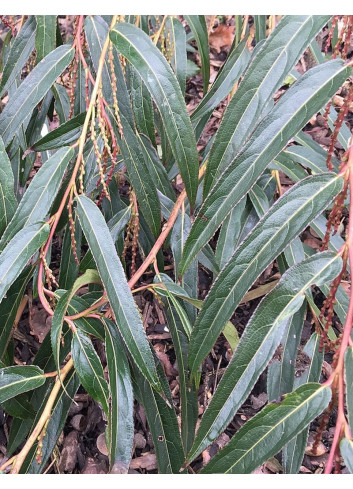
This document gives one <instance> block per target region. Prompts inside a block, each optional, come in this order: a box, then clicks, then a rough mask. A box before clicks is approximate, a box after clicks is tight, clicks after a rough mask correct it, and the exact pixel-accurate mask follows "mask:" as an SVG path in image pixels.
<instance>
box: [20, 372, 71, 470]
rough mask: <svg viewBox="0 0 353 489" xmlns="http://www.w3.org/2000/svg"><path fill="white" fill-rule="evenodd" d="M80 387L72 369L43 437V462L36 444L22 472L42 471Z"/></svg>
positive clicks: (57, 399) (56, 401)
mask: <svg viewBox="0 0 353 489" xmlns="http://www.w3.org/2000/svg"><path fill="white" fill-rule="evenodd" d="M79 387H80V381H79V379H78V376H77V375H76V373H75V372H74V371H73V370H72V371H71V372H70V374H69V375H68V376H67V378H66V379H65V381H64V389H63V388H61V389H60V392H59V394H58V396H57V398H56V400H55V404H54V407H53V410H52V412H51V415H50V419H49V422H48V425H47V426H46V435H45V436H44V437H43V440H42V443H43V446H42V447H41V455H42V456H41V462H40V463H38V460H37V459H36V449H37V447H38V445H37V444H35V445H34V446H33V448H32V450H31V451H30V452H29V454H28V456H27V458H26V460H25V462H24V464H23V466H22V470H21V473H26V474H40V473H42V471H43V470H44V468H45V466H46V463H47V461H48V459H49V457H50V455H52V453H53V450H54V448H55V445H56V444H57V442H58V438H59V436H60V434H61V433H62V431H63V429H64V426H65V423H66V420H67V416H68V414H69V410H70V407H71V405H72V399H73V398H74V396H75V394H76V392H77V389H78V388H79Z"/></svg>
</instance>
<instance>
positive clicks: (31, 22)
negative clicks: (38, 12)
mask: <svg viewBox="0 0 353 489" xmlns="http://www.w3.org/2000/svg"><path fill="white" fill-rule="evenodd" d="M35 33H36V19H35V17H34V15H31V16H29V17H28V19H27V20H26V22H25V23H24V25H23V27H22V29H21V30H20V32H19V33H18V35H17V36H16V37H15V38H14V39H13V40H12V42H11V45H10V52H9V54H8V57H7V60H6V64H5V66H4V69H3V70H2V78H1V84H0V95H1V96H3V95H4V93H5V92H6V91H8V90H9V88H11V85H12V84H13V82H14V81H15V79H16V78H17V76H18V75H20V73H21V70H22V68H23V66H24V65H25V63H26V61H27V59H28V58H29V56H30V54H31V52H32V51H33V48H34V38H35Z"/></svg>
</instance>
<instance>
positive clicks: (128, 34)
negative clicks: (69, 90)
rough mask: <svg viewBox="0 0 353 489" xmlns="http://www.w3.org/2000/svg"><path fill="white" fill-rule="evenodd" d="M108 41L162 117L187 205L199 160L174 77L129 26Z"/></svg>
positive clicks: (192, 197) (153, 49) (158, 54)
mask: <svg viewBox="0 0 353 489" xmlns="http://www.w3.org/2000/svg"><path fill="white" fill-rule="evenodd" d="M110 39H111V40H112V42H113V43H114V44H115V45H116V46H117V48H118V50H119V52H121V54H122V55H123V56H125V57H126V58H127V59H128V61H130V63H131V64H132V65H133V66H134V67H135V68H136V70H137V71H138V72H139V74H140V76H141V78H142V79H143V81H144V83H145V85H146V87H147V88H148V90H149V91H150V92H151V95H152V97H153V99H154V101H155V103H156V105H157V108H158V110H159V112H160V114H161V118H162V120H163V125H164V128H165V131H166V134H167V137H168V140H169V143H170V146H171V148H172V151H173V155H174V158H175V160H176V162H177V164H178V167H179V170H180V174H181V177H182V179H183V182H184V185H185V188H186V192H187V194H188V198H189V200H190V204H191V205H193V204H194V202H195V198H196V191H197V186H198V167H199V164H198V156H197V148H196V141H195V138H194V136H193V130H192V125H191V122H190V118H189V116H188V114H187V111H186V106H185V102H184V99H183V95H182V93H181V90H180V86H179V83H178V81H177V79H176V78H175V75H174V73H173V71H172V69H171V67H170V66H169V64H168V62H167V61H166V60H165V58H164V57H163V55H162V54H161V52H160V51H159V50H158V49H157V48H156V46H154V45H153V43H152V41H151V40H150V39H149V37H148V36H147V35H146V34H145V33H143V32H142V31H141V30H140V29H138V28H137V27H135V26H133V25H131V24H126V23H122V24H117V25H116V26H115V27H114V29H113V30H112V31H110Z"/></svg>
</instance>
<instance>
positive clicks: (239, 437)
mask: <svg viewBox="0 0 353 489" xmlns="http://www.w3.org/2000/svg"><path fill="white" fill-rule="evenodd" d="M330 399H331V389H330V388H329V387H322V386H321V385H320V384H314V383H312V384H306V385H304V386H302V387H299V389H297V390H296V391H294V392H292V393H291V394H287V395H286V396H285V398H284V401H283V402H282V403H281V404H269V405H268V406H266V407H265V408H264V409H263V410H262V411H261V412H260V413H259V414H257V415H256V416H254V418H252V419H251V420H250V421H248V422H247V423H246V424H245V425H244V426H243V427H242V428H241V429H240V430H239V431H238V432H237V433H236V434H235V435H234V436H233V438H232V439H231V441H230V442H229V443H228V445H226V447H225V448H223V450H221V451H220V452H218V453H217V455H216V456H215V457H214V458H213V459H212V460H211V462H209V463H208V464H207V465H206V467H205V468H204V469H203V470H202V471H201V473H203V474H217V473H222V474H224V473H226V474H250V473H251V472H253V471H254V470H255V469H256V468H257V467H259V466H260V465H261V464H262V463H264V462H265V461H266V460H268V459H269V458H270V457H272V456H273V455H275V454H276V453H278V452H279V451H280V450H281V448H282V447H283V446H284V445H285V444H286V443H287V442H288V441H289V440H290V439H291V438H293V436H295V435H296V434H298V433H300V431H301V430H303V428H305V427H306V426H307V425H308V424H309V423H310V422H311V421H312V420H313V419H315V418H316V417H317V416H318V415H319V414H321V413H322V411H323V410H324V409H325V408H326V407H327V405H328V403H329V402H330Z"/></svg>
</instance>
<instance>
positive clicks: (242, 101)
mask: <svg viewBox="0 0 353 489" xmlns="http://www.w3.org/2000/svg"><path fill="white" fill-rule="evenodd" d="M328 19H329V16H327V15H326V16H323V15H322V16H319V15H311V16H310V15H287V16H285V17H283V18H282V20H281V22H280V23H279V24H278V26H277V27H276V29H275V30H274V31H273V32H272V34H271V35H270V36H269V37H268V38H267V40H266V41H265V42H264V43H263V44H262V46H261V47H260V48H259V49H258V50H257V52H256V54H255V55H254V56H253V58H252V60H251V63H250V65H249V67H248V69H247V71H246V72H245V74H244V78H243V80H242V82H241V84H240V85H239V88H238V90H237V91H236V93H235V95H234V97H233V98H232V100H231V101H230V103H229V105H228V107H227V110H226V112H225V114H224V117H223V119H222V123H221V125H220V127H219V129H218V131H217V135H216V137H215V142H214V145H213V147H212V150H211V153H210V158H209V162H208V165H207V170H206V174H205V183H204V190H203V192H204V193H203V195H204V198H205V197H206V195H207V194H208V193H209V191H210V189H211V187H212V186H213V184H214V183H215V182H216V180H218V178H219V176H220V174H221V173H222V172H223V170H224V169H225V168H226V167H227V166H228V165H229V163H231V161H232V160H233V158H234V155H235V154H237V153H238V152H239V151H240V149H241V147H242V146H243V144H244V141H245V140H246V138H248V137H249V135H250V134H251V133H253V132H254V128H255V127H256V125H257V123H258V122H259V120H260V119H262V118H263V116H264V111H265V109H266V107H267V105H268V104H269V103H270V101H271V99H272V96H273V94H274V93H275V91H276V90H277V89H278V88H279V87H280V86H281V84H282V83H283V81H284V80H285V78H286V76H287V75H288V73H289V72H290V70H291V69H292V68H293V66H294V64H295V63H296V61H297V60H298V58H299V56H300V55H301V54H302V53H303V51H304V50H305V48H306V47H307V46H308V44H310V42H311V40H312V39H313V38H314V37H315V35H316V34H317V33H318V32H319V31H320V29H322V27H323V26H324V25H325V24H326V22H327V20H328ZM320 68H323V66H321V67H320ZM326 100H328V98H327V99H326ZM324 103H325V101H324V102H323V103H322V104H321V107H322V105H324ZM296 107H297V103H296V102H294V101H293V108H296ZM321 107H320V106H319V107H318V109H317V110H319V109H320V108H321ZM315 112H316V111H315ZM306 120H308V119H306ZM302 125H304V124H302ZM299 129H300V127H299ZM299 129H298V130H299ZM296 132H298V131H296ZM249 133H250V134H249ZM286 141H287V140H286ZM286 141H283V142H284V143H285V142H286ZM262 144H263V143H262ZM235 181H237V180H235Z"/></svg>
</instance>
